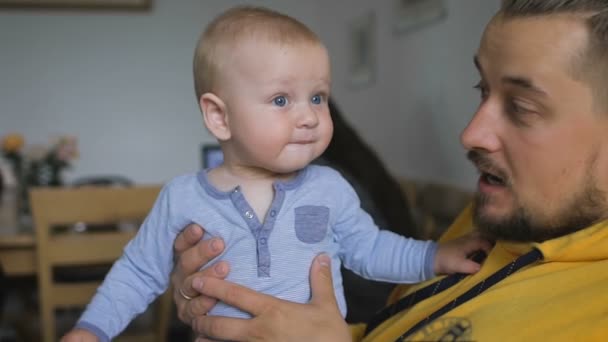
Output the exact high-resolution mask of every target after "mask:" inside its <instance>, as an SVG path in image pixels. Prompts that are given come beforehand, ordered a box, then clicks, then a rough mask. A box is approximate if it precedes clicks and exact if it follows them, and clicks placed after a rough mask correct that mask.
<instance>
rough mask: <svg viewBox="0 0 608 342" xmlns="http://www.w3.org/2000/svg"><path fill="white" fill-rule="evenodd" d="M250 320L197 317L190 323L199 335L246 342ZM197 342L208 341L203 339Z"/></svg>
mask: <svg viewBox="0 0 608 342" xmlns="http://www.w3.org/2000/svg"><path fill="white" fill-rule="evenodd" d="M251 324H253V322H252V320H246V319H240V318H229V317H221V316H203V317H198V318H197V319H195V320H194V321H193V322H192V328H193V329H194V331H196V332H197V333H199V334H202V335H204V336H209V337H211V338H214V339H220V340H222V341H246V340H247V338H248V335H249V334H248V332H249V329H250V326H251ZM197 341H208V340H207V339H205V338H204V337H201V338H199V339H197Z"/></svg>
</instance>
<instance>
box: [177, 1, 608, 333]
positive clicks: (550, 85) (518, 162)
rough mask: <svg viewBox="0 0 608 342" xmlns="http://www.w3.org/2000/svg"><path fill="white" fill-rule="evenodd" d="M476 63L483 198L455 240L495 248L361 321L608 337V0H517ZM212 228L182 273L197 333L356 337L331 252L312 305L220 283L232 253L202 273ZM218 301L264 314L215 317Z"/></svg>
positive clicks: (193, 237)
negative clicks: (416, 295) (467, 235)
mask: <svg viewBox="0 0 608 342" xmlns="http://www.w3.org/2000/svg"><path fill="white" fill-rule="evenodd" d="M474 62H475V66H476V67H477V69H478V71H479V74H480V81H479V83H478V85H477V87H478V88H479V90H480V93H481V104H480V106H479V108H478V110H477V112H476V113H475V115H474V116H473V118H472V120H471V122H470V123H469V125H468V126H467V127H466V128H465V130H464V131H463V133H462V135H461V142H462V144H463V145H464V147H465V148H466V149H467V150H468V157H469V159H471V161H472V162H473V163H474V164H475V166H476V167H477V168H478V170H479V172H480V177H479V182H478V189H477V195H476V198H475V201H474V204H473V206H472V207H471V208H467V209H466V210H465V211H464V212H463V213H462V214H461V216H460V217H459V218H458V219H457V220H456V222H455V223H454V225H453V226H452V227H451V228H450V230H449V231H448V232H447V234H446V235H445V236H444V239H448V238H452V237H454V236H458V235H460V234H463V233H464V232H466V231H468V230H470V229H473V227H475V228H476V229H477V230H479V231H481V232H482V233H483V234H485V235H487V236H489V237H491V238H492V239H494V240H495V241H496V245H495V247H494V248H493V250H492V251H491V253H490V254H489V255H488V256H487V259H486V261H485V263H484V266H483V267H482V269H481V270H480V271H479V272H478V273H477V274H475V275H472V276H468V277H464V279H462V280H460V281H459V282H456V283H455V284H452V287H450V288H448V289H447V290H446V291H444V292H440V293H438V294H435V291H433V293H429V294H427V295H425V296H426V297H425V298H423V300H421V301H419V302H417V304H415V305H413V306H412V307H407V306H406V307H404V308H399V309H396V310H394V311H395V312H390V313H389V314H388V315H385V316H381V317H380V319H379V321H378V322H375V323H374V327H373V328H370V331H368V332H367V333H366V334H365V336H363V335H364V332H363V329H361V328H358V329H357V328H355V329H353V332H354V336H355V339H356V340H363V341H396V340H397V341H401V340H427V341H428V340H447V339H449V340H453V341H459V340H460V341H463V340H474V341H495V340H500V341H505V340H513V341H539V340H545V341H574V340H585V341H595V340H598V341H599V340H605V339H606V337H607V336H608V304H606V303H608V291H607V290H606V289H607V288H608V271H607V270H608V220H607V218H608V217H607V216H608V195H607V191H608V134H607V132H608V96H607V95H608V2H607V1H605V0H572V1H564V0H505V1H503V2H502V6H501V9H500V11H499V12H498V13H497V14H496V16H494V18H493V19H492V20H491V21H490V23H489V24H488V26H487V27H486V30H485V32H484V34H483V37H482V39H481V43H480V46H479V49H478V51H477V53H476V54H475V57H474ZM201 234H202V231H201V230H200V228H198V227H189V228H188V229H187V230H186V233H184V234H183V235H182V236H180V237H179V238H178V240H176V243H175V248H176V251H177V254H180V255H181V258H180V261H179V263H178V267H177V270H176V272H175V273H174V276H173V284H174V286H175V287H176V288H179V289H180V290H181V291H182V292H184V293H185V295H186V296H188V297H194V298H193V299H192V300H189V301H187V300H184V299H183V298H182V296H181V295H179V294H176V295H175V298H176V302H177V305H178V310H179V312H180V318H181V319H182V320H183V321H186V322H191V323H192V326H193V328H194V330H195V331H197V332H199V333H200V334H202V335H206V336H212V337H215V338H221V339H229V340H237V341H300V340H301V341H349V340H350V339H351V338H350V336H349V334H348V329H347V327H346V325H345V324H344V322H342V321H341V320H340V318H339V314H338V311H337V309H336V305H335V300H334V299H333V295H332V294H331V277H330V272H329V271H328V269H329V266H328V265H327V261H326V257H325V256H319V257H317V259H316V260H315V262H314V263H313V265H312V267H311V284H312V288H313V295H312V299H311V302H310V304H293V303H287V302H283V301H280V300H278V299H275V298H271V297H268V296H265V295H261V294H257V293H254V292H253V291H250V290H247V289H245V288H242V287H240V286H238V285H234V284H230V283H227V282H225V281H223V280H221V278H222V277H224V276H225V275H226V274H227V272H228V271H229V265H227V264H222V263H220V264H217V265H215V266H214V267H212V268H208V269H207V270H205V271H203V272H202V274H201V273H196V274H192V273H193V272H194V271H195V270H196V268H198V266H199V265H201V264H203V263H205V262H207V261H208V260H210V258H211V257H213V256H214V255H217V254H218V253H219V252H220V251H221V250H222V248H223V244H222V242H221V241H218V240H216V241H211V242H209V241H208V242H201V243H199V244H198V245H196V246H195V247H192V246H193V245H194V244H195V243H196V242H197V241H198V239H199V238H200V236H201ZM211 244H214V247H213V248H212V247H211ZM185 275H189V276H188V277H185ZM443 284H445V282H444V283H440V284H437V285H433V286H436V287H437V288H440V287H442V286H443ZM417 288H420V286H419V287H417ZM410 292H411V291H410ZM176 293H178V292H177V291H176ZM199 293H200V294H202V296H200V295H199ZM407 293H408V292H407V291H405V290H404V291H401V293H398V294H397V295H399V296H404V295H405V294H407ZM195 296H197V297H195ZM211 298H217V299H219V300H223V301H226V302H228V303H229V304H231V305H235V306H238V307H240V308H242V309H244V310H246V311H249V312H251V313H252V314H253V316H254V318H253V319H251V320H234V319H227V318H222V317H207V316H203V315H204V313H205V312H206V311H207V310H208V309H209V307H211V306H212V305H213V301H214V300H213V299H211ZM201 340H203V339H201Z"/></svg>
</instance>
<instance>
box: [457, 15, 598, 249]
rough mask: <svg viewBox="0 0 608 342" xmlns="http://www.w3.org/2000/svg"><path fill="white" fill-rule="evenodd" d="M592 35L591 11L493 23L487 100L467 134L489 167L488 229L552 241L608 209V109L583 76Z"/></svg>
mask: <svg viewBox="0 0 608 342" xmlns="http://www.w3.org/2000/svg"><path fill="white" fill-rule="evenodd" d="M587 39H588V37H587V31H586V28H585V26H584V23H583V21H582V20H580V19H576V18H574V17H572V16H563V15H551V16H540V17H527V18H512V19H511V18H509V19H505V18H502V17H501V16H500V15H498V16H497V17H495V18H494V19H493V20H492V21H491V22H490V24H489V25H488V27H487V28H486V31H485V33H484V35H483V37H482V40H481V44H480V47H479V50H478V52H477V55H476V57H475V64H476V66H477V68H478V70H479V74H480V82H479V84H478V87H479V89H480V91H481V98H482V99H481V104H480V106H479V108H478V110H477V112H476V113H475V115H474V116H473V118H472V120H471V122H470V123H469V125H468V126H467V127H466V128H465V130H464V131H463V132H462V135H461V142H462V144H463V145H464V147H465V148H466V149H467V150H468V151H469V158H470V159H471V160H472V161H473V163H474V164H475V165H476V167H477V168H478V170H479V171H480V178H479V182H478V192H477V197H476V203H475V212H474V218H475V221H476V224H477V226H478V228H479V229H480V230H481V231H482V232H485V233H487V234H489V235H490V236H493V237H495V238H498V239H506V240H518V241H544V240H547V239H551V238H554V237H558V236H562V235H565V234H568V233H570V232H573V231H576V230H579V229H582V228H584V227H586V226H588V225H589V224H591V223H593V222H595V221H598V220H601V219H603V218H606V217H607V214H608V205H607V204H606V191H607V190H608V113H605V112H602V110H601V109H600V108H599V106H598V105H596V103H594V99H593V95H592V89H591V85H590V84H588V83H587V82H585V81H582V80H580V77H578V78H576V77H573V73H574V72H575V71H574V70H576V69H575V65H576V61H577V58H580V55H581V53H582V52H583V51H584V48H585V46H586V44H587ZM575 78H576V79H575ZM577 79H579V80H577Z"/></svg>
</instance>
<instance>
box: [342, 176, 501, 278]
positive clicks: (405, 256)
mask: <svg viewBox="0 0 608 342" xmlns="http://www.w3.org/2000/svg"><path fill="white" fill-rule="evenodd" d="M340 187H341V189H340V190H339V191H335V193H338V194H340V195H341V197H342V198H340V199H339V203H341V204H342V205H341V208H339V210H338V213H337V215H338V216H337V220H336V223H335V225H334V227H333V231H334V234H335V238H336V240H337V241H338V242H339V244H340V255H341V258H342V260H343V262H344V265H345V267H347V268H349V269H351V270H353V271H354V272H355V273H357V274H359V275H361V276H363V277H365V278H368V279H373V280H379V281H387V282H393V283H414V282H421V281H424V280H427V279H430V278H432V277H433V276H435V275H436V274H440V273H454V272H463V273H472V272H476V271H477V270H478V269H479V265H478V264H477V263H475V262H473V261H471V260H468V259H467V258H466V257H467V255H469V254H470V253H471V252H473V251H475V250H479V249H484V250H489V248H490V247H489V243H488V242H486V241H484V240H482V239H480V238H477V237H474V238H473V237H471V238H467V239H465V238H463V239H458V240H455V241H452V242H448V243H445V244H441V245H437V243H435V242H433V241H420V240H415V239H411V238H406V237H403V236H401V235H398V234H395V233H392V232H390V231H388V230H379V229H378V227H377V226H376V225H375V224H374V222H373V220H372V218H371V217H370V216H369V214H367V213H366V212H365V211H363V210H362V209H361V207H360V203H359V198H358V197H357V194H356V193H355V191H354V190H353V189H352V187H350V185H349V184H348V183H346V181H344V182H343V183H342V184H341V185H340Z"/></svg>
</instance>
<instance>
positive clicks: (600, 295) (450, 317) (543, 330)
mask: <svg viewBox="0 0 608 342" xmlns="http://www.w3.org/2000/svg"><path fill="white" fill-rule="evenodd" d="M472 227H473V224H472V217H471V208H470V207H469V208H467V209H465V210H464V211H463V212H462V213H461V214H460V216H459V217H458V218H457V219H456V221H455V222H454V224H453V225H452V226H451V227H450V228H449V229H448V231H447V232H446V233H445V234H444V236H443V237H442V240H446V239H450V238H453V237H455V236H459V235H462V234H464V233H466V232H468V231H470V230H471V228H472ZM532 247H536V248H538V249H539V250H541V251H542V253H543V256H544V259H543V260H542V261H540V262H537V263H535V264H532V265H530V266H526V267H524V268H523V269H521V270H519V271H518V272H516V273H514V274H512V275H510V276H508V277H507V278H505V279H503V280H502V281H500V282H499V283H497V284H496V285H494V286H493V287H491V288H489V289H487V290H486V291H485V292H483V293H482V294H480V295H479V296H477V297H475V298H473V299H471V300H470V301H468V302H466V303H463V304H461V305H460V306H458V307H456V308H454V309H453V310H451V311H449V312H447V313H446V314H445V315H444V316H442V317H439V318H438V319H437V320H435V321H434V322H431V323H430V324H428V325H427V326H425V327H423V328H421V329H420V330H418V331H417V332H414V333H413V334H412V335H410V336H409V337H408V339H407V341H477V342H483V341H552V342H554V341H567V342H572V341H608V221H603V222H600V223H598V224H595V225H593V226H590V227H588V228H586V229H583V230H580V231H578V232H576V233H573V234H570V235H567V236H563V237H560V238H557V239H553V240H548V241H545V242H543V243H507V242H502V241H499V242H497V243H496V246H495V247H494V248H493V249H492V251H491V253H490V254H489V255H488V257H487V259H486V261H485V262H484V264H483V267H482V268H481V270H480V271H479V272H478V273H476V274H474V275H471V276H469V277H467V278H465V279H463V280H462V281H461V282H460V283H458V284H456V285H454V286H453V287H451V288H449V289H447V290H445V291H444V292H442V293H439V294H437V295H435V296H432V297H430V298H427V299H425V300H423V301H422V302H420V303H418V304H417V305H415V306H414V307H412V308H411V309H406V310H404V311H403V312H401V313H398V314H397V315H395V316H393V317H392V318H389V319H388V320H387V321H385V322H384V323H382V324H381V325H380V326H378V327H377V328H376V329H374V330H373V331H372V332H371V333H370V334H369V335H368V336H365V337H363V336H362V335H363V331H364V330H365V327H364V326H363V325H358V326H354V327H352V331H353V340H354V341H363V342H371V341H374V342H384V341H387V342H388V341H390V342H393V341H395V340H396V339H397V338H398V337H399V336H400V335H401V334H403V333H404V332H405V331H407V330H408V329H409V328H410V327H412V326H413V325H415V324H416V323H417V322H418V321H420V320H423V319H424V318H426V316H428V315H430V314H431V313H433V312H434V311H435V310H437V309H439V308H440V307H442V306H444V305H445V304H447V303H449V302H451V301H452V300H454V299H455V298H456V297H458V296H459V295H461V294H462V293H464V292H466V291H467V290H469V289H470V288H471V287H473V286H475V285H476V284H477V283H478V282H480V281H482V280H483V279H485V278H486V277H488V276H490V275H491V274H493V273H494V272H496V271H497V270H499V269H500V268H502V267H503V266H505V265H507V264H509V263H510V262H511V261H513V260H514V259H515V258H517V257H518V256H520V255H522V254H525V253H526V252H528V251H529V250H530V249H531V248H532ZM433 281H435V280H433ZM426 284H428V282H427V283H424V284H422V285H418V286H409V287H408V286H399V287H398V288H396V289H395V291H394V293H393V295H392V296H391V302H392V301H395V300H398V299H399V298H401V297H403V296H405V295H407V294H409V293H410V292H412V291H414V290H416V289H418V288H420V287H422V286H423V285H426Z"/></svg>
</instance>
